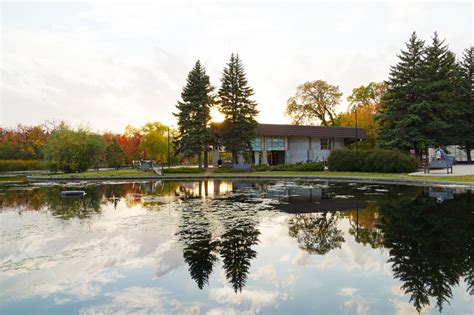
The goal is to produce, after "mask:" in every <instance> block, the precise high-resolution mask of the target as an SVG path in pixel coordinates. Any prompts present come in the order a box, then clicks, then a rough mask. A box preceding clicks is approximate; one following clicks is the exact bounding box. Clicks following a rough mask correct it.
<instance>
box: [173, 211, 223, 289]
mask: <svg viewBox="0 0 474 315" xmlns="http://www.w3.org/2000/svg"><path fill="white" fill-rule="evenodd" d="M181 220H182V221H181V225H180V229H179V233H178V234H179V239H180V242H181V243H182V244H183V257H184V261H185V262H186V263H187V264H188V266H189V273H190V275H191V278H193V279H194V280H195V281H196V283H197V285H198V287H199V289H202V288H203V287H204V285H205V284H207V283H209V276H210V275H211V273H212V269H213V268H214V264H215V263H216V261H217V246H218V245H219V242H218V241H217V240H213V239H212V233H211V228H210V224H209V220H208V219H207V217H206V214H205V213H204V212H203V211H201V209H199V208H196V207H188V206H187V207H185V208H184V209H183V211H182V215H181Z"/></svg>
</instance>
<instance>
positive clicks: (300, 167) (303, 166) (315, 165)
mask: <svg viewBox="0 0 474 315" xmlns="http://www.w3.org/2000/svg"><path fill="white" fill-rule="evenodd" d="M253 170H254V171H256V172H267V171H277V172H278V171H295V172H319V171H324V165H323V164H322V163H319V162H307V163H296V164H280V165H274V166H268V165H256V166H254V167H253Z"/></svg>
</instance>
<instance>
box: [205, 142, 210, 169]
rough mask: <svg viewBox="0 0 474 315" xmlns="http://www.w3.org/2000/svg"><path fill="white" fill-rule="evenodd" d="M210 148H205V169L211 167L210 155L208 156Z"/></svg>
mask: <svg viewBox="0 0 474 315" xmlns="http://www.w3.org/2000/svg"><path fill="white" fill-rule="evenodd" d="M207 149H208V146H207V145H205V146H204V168H208V167H209V154H208V150H207Z"/></svg>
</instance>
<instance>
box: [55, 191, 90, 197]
mask: <svg viewBox="0 0 474 315" xmlns="http://www.w3.org/2000/svg"><path fill="white" fill-rule="evenodd" d="M85 194H86V192H85V191H84V190H63V191H61V193H60V195H61V197H69V196H84V195H85Z"/></svg>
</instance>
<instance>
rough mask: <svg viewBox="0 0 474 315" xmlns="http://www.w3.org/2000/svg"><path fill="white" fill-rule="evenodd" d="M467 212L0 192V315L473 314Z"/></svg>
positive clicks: (351, 198) (273, 200)
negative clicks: (121, 314)
mask: <svg viewBox="0 0 474 315" xmlns="http://www.w3.org/2000/svg"><path fill="white" fill-rule="evenodd" d="M68 189H69V190H77V189H80V190H84V191H86V193H87V194H86V195H85V196H82V197H61V196H60V192H61V191H62V190H68ZM473 204H474V194H473V192H472V191H471V190H469V189H468V188H462V187H457V188H454V187H451V188H443V187H415V186H403V185H398V186H396V185H376V184H363V183H336V182H327V181H314V182H299V181H226V180H210V181H194V182H192V181H188V182H159V181H155V182H134V183H131V182H124V183H117V182H110V183H68V184H62V185H58V184H53V183H42V184H22V183H12V184H8V183H3V184H0V209H1V210H0V313H1V314H75V313H79V314H116V313H140V314H142V313H145V314H256V313H259V314H418V312H419V311H420V312H422V314H428V313H430V314H431V313H433V314H434V313H438V312H439V311H441V313H443V314H472V313H473V310H474V307H473V305H474V302H473V301H474V297H473V293H474V285H473V284H474V264H473V257H474V229H473V227H474V213H473Z"/></svg>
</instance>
